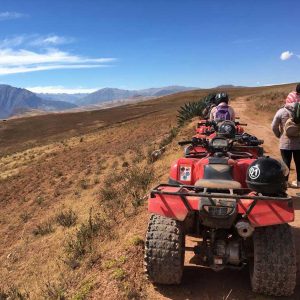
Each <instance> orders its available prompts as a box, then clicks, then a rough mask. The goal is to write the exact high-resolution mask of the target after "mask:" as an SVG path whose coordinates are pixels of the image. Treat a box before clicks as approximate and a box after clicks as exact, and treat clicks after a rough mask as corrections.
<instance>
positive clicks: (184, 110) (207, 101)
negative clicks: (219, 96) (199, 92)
mask: <svg viewBox="0 0 300 300" xmlns="http://www.w3.org/2000/svg"><path fill="white" fill-rule="evenodd" d="M214 99H215V94H209V95H207V96H206V97H204V98H203V99H201V100H199V101H195V102H188V103H185V104H184V105H183V106H181V107H180V109H179V110H178V115H177V122H178V125H179V126H182V125H183V124H184V123H185V122H186V121H188V120H190V119H192V118H194V117H196V116H200V117H201V116H204V114H205V111H206V110H208V108H209V107H211V105H212V104H213V103H214Z"/></svg>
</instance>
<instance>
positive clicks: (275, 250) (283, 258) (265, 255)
mask: <svg viewBox="0 0 300 300" xmlns="http://www.w3.org/2000/svg"><path fill="white" fill-rule="evenodd" d="M253 246H254V257H253V262H252V264H251V265H250V277H251V285H252V289H253V291H254V292H256V293H263V294H267V295H271V296H290V295H292V294H293V292H294V288H295V285H296V252H295V244H294V239H293V235H292V230H291V227H290V226H289V225H288V224H281V225H274V226H268V227H261V228H256V229H255V231H254V234H253Z"/></svg>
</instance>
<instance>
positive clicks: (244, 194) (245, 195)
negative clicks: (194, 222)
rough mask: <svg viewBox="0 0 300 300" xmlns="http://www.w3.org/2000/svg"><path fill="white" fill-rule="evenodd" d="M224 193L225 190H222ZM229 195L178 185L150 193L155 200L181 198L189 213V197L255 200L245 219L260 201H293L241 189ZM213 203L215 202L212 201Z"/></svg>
mask: <svg viewBox="0 0 300 300" xmlns="http://www.w3.org/2000/svg"><path fill="white" fill-rule="evenodd" d="M168 187H172V188H179V190H177V191H176V192H171V191H164V190H162V189H161V188H168ZM222 191H224V189H222ZM228 191H229V193H216V192H213V193H210V192H208V191H207V188H201V187H197V186H193V185H176V184H159V185H158V186H156V187H155V188H154V189H153V190H152V191H151V193H150V197H151V198H155V195H174V196H179V197H180V199H181V201H182V202H183V204H184V206H185V207H186V208H187V210H188V211H192V208H191V207H190V205H189V202H188V201H187V198H186V197H188V196H190V197H200V198H201V197H206V198H209V199H210V200H211V201H212V198H217V199H220V198H221V199H235V200H236V202H237V203H240V201H241V199H243V200H253V202H252V203H251V204H250V205H249V207H248V208H247V210H246V212H245V213H244V214H243V217H247V216H248V215H249V214H250V212H251V211H252V209H253V208H254V206H255V205H256V204H257V202H258V201H283V202H288V201H291V200H292V199H293V198H292V197H282V196H276V197H272V196H263V195H257V196H256V195H249V193H250V192H251V190H250V189H247V188H241V189H228ZM212 203H213V201H212Z"/></svg>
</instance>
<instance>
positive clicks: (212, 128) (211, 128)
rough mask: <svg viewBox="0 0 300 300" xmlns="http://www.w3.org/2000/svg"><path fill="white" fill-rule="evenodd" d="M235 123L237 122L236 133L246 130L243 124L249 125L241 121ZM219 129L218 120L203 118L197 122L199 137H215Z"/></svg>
mask: <svg viewBox="0 0 300 300" xmlns="http://www.w3.org/2000/svg"><path fill="white" fill-rule="evenodd" d="M232 122H233V121H232ZM233 123H234V124H235V130H236V134H243V133H244V132H245V131H244V128H243V126H247V124H242V123H240V122H233ZM217 131H218V123H217V122H216V121H209V120H201V121H200V122H198V123H197V127H196V135H198V137H206V136H211V137H214V136H216V132H217Z"/></svg>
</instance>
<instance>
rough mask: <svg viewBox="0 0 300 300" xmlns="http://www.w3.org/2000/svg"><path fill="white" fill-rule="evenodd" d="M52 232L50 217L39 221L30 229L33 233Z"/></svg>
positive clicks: (44, 233)
mask: <svg viewBox="0 0 300 300" xmlns="http://www.w3.org/2000/svg"><path fill="white" fill-rule="evenodd" d="M52 232H54V228H53V221H52V220H51V219H49V220H47V221H45V222H42V223H40V224H39V225H37V226H36V228H35V229H33V230H32V233H33V234H34V235H46V234H49V233H52Z"/></svg>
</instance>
